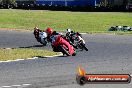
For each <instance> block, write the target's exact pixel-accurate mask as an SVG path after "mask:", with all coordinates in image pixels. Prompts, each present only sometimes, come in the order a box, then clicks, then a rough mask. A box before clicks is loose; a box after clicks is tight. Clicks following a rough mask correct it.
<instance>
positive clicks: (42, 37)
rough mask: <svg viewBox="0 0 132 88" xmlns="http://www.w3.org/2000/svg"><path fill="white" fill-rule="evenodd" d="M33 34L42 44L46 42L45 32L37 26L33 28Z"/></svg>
mask: <svg viewBox="0 0 132 88" xmlns="http://www.w3.org/2000/svg"><path fill="white" fill-rule="evenodd" d="M34 36H35V38H36V39H37V41H38V42H40V43H41V44H43V45H46V44H47V33H46V32H44V31H42V30H40V29H39V28H38V27H35V28H34Z"/></svg>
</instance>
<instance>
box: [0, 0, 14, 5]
mask: <svg viewBox="0 0 132 88" xmlns="http://www.w3.org/2000/svg"><path fill="white" fill-rule="evenodd" d="M1 1H2V3H3V4H15V2H16V0H1Z"/></svg>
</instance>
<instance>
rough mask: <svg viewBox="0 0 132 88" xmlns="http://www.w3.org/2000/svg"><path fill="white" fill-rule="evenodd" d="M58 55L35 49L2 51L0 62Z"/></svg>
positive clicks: (0, 51)
mask: <svg viewBox="0 0 132 88" xmlns="http://www.w3.org/2000/svg"><path fill="white" fill-rule="evenodd" d="M57 54H58V53H56V52H52V51H46V50H35V49H0V61H6V60H16V59H27V58H32V57H35V56H41V57H44V56H51V55H57Z"/></svg>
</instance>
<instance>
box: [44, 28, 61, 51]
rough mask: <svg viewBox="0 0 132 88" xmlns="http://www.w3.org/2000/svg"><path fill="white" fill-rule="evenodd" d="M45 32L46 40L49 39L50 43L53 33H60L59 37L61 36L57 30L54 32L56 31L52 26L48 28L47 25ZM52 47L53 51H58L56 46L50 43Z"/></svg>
mask: <svg viewBox="0 0 132 88" xmlns="http://www.w3.org/2000/svg"><path fill="white" fill-rule="evenodd" d="M45 32H46V33H47V40H48V41H49V42H51V43H52V41H53V38H52V37H53V36H54V35H61V37H63V35H62V34H61V33H58V32H56V31H54V30H53V29H52V28H50V27H48V28H47V29H46V30H45ZM52 48H53V51H54V52H59V50H58V48H57V47H55V46H53V45H52Z"/></svg>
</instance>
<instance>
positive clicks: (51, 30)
mask: <svg viewBox="0 0 132 88" xmlns="http://www.w3.org/2000/svg"><path fill="white" fill-rule="evenodd" d="M45 32H46V33H47V34H48V35H51V34H52V33H53V29H52V28H50V27H48V28H47V29H46V31H45Z"/></svg>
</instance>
